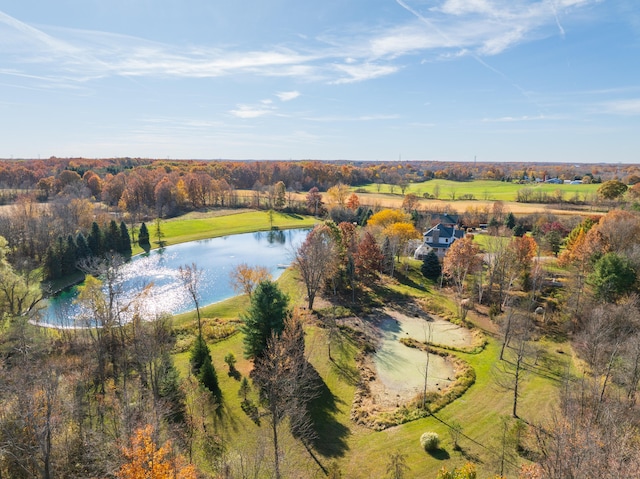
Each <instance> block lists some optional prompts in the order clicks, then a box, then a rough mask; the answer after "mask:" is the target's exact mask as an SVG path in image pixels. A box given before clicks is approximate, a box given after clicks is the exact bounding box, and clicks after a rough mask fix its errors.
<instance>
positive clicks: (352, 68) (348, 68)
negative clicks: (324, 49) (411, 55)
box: [332, 63, 399, 85]
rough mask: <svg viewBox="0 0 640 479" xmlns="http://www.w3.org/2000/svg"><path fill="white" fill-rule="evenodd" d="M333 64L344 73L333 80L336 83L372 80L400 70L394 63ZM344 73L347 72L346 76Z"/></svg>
mask: <svg viewBox="0 0 640 479" xmlns="http://www.w3.org/2000/svg"><path fill="white" fill-rule="evenodd" d="M333 66H334V68H335V70H336V71H338V72H342V73H343V75H342V78H339V79H337V80H334V81H333V82H332V83H334V84H336V85H339V84H343V83H355V82H359V81H365V80H371V79H373V78H378V77H381V76H385V75H390V74H391V73H395V72H397V71H398V70H399V68H398V67H397V66H394V65H377V64H374V63H361V64H358V65H352V64H349V65H345V64H334V65H333ZM344 74H346V76H344Z"/></svg>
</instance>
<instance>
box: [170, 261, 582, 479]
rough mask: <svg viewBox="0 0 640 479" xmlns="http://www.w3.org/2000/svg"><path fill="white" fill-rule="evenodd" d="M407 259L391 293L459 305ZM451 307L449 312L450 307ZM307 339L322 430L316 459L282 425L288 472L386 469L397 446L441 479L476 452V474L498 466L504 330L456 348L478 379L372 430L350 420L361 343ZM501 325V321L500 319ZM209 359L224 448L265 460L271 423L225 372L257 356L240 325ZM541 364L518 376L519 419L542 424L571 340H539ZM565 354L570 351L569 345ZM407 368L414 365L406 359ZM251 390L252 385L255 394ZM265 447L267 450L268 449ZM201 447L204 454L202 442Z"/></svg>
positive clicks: (221, 313)
mask: <svg viewBox="0 0 640 479" xmlns="http://www.w3.org/2000/svg"><path fill="white" fill-rule="evenodd" d="M404 261H406V262H407V263H408V264H409V265H410V269H409V271H408V272H407V276H406V278H407V281H402V282H395V281H391V282H388V283H386V284H385V286H384V288H386V289H387V290H388V291H389V293H390V294H391V295H394V294H396V295H397V294H400V295H403V296H404V297H405V298H406V297H409V296H413V297H422V298H425V299H428V300H429V301H432V302H434V303H437V304H439V305H441V307H443V308H444V309H446V310H454V309H455V306H454V304H453V303H452V302H451V300H450V299H449V298H448V297H446V296H445V295H443V293H442V292H441V291H440V290H439V289H438V288H437V286H436V285H434V284H433V283H431V282H428V281H427V280H425V279H424V278H422V276H421V275H420V273H419V270H418V268H419V265H418V262H413V261H407V260H404ZM279 284H280V287H281V288H282V289H283V291H285V292H286V293H287V294H288V295H289V297H290V299H291V304H292V305H293V306H300V305H302V304H304V291H303V288H302V285H301V283H300V282H299V278H298V275H297V274H296V272H295V271H294V270H287V271H286V272H285V274H284V275H283V276H282V277H281V279H280V280H279ZM247 306H248V301H247V299H246V297H238V298H233V299H231V300H229V301H225V302H222V303H218V304H215V305H212V306H209V307H208V308H206V309H205V311H204V316H206V317H208V318H219V319H220V321H222V322H224V321H226V320H233V319H238V318H240V317H241V314H242V313H243V312H244V310H245V308H246V307H247ZM450 313H451V314H453V313H452V312H451V311H450ZM194 319H195V315H183V316H182V317H181V318H180V319H179V322H181V323H182V324H184V322H185V321H193V320H194ZM470 319H471V321H472V322H474V321H476V320H479V321H480V323H479V324H482V325H485V326H486V323H487V321H488V319H487V318H486V317H485V318H484V319H483V318H482V317H481V316H478V315H477V314H476V313H472V314H471V316H470ZM305 330H306V333H307V337H306V345H307V354H308V357H309V361H310V362H311V364H312V365H313V366H314V368H315V370H316V371H317V372H318V374H319V375H320V377H321V378H322V388H321V393H322V396H321V397H320V398H319V399H318V400H317V401H316V403H315V404H314V407H313V409H312V414H313V416H314V418H315V419H316V420H317V422H316V426H317V431H318V435H319V437H318V439H317V440H316V441H315V442H314V447H313V452H314V455H315V456H316V458H315V459H313V458H312V456H311V455H310V454H309V452H308V451H307V450H306V449H305V448H304V447H303V446H302V445H301V444H300V442H299V441H296V440H295V439H294V438H292V437H291V435H290V434H289V433H288V430H287V428H286V427H283V428H282V430H281V435H282V437H281V440H282V445H283V452H284V454H285V460H284V466H283V469H284V470H285V471H286V472H287V474H288V475H289V476H290V477H299V478H316V477H317V478H320V477H325V475H324V473H323V472H322V470H321V468H320V466H319V465H318V462H319V463H320V464H322V465H323V466H324V467H325V468H326V467H329V465H330V464H332V463H334V462H335V463H336V464H337V465H338V466H339V468H340V469H341V471H342V477H348V478H354V479H360V478H361V479H365V478H371V477H385V476H386V473H387V464H388V461H389V456H390V454H392V453H394V452H396V451H399V452H400V453H401V454H404V455H405V457H406V463H407V465H408V466H409V468H410V469H409V470H408V471H407V474H406V475H405V477H406V478H427V479H429V478H435V477H436V475H437V471H438V470H439V469H440V468H441V467H443V466H446V467H447V468H449V469H452V468H453V467H456V466H461V465H463V464H465V463H466V462H469V461H470V460H474V461H477V468H478V471H479V476H478V477H489V476H491V475H492V474H494V473H495V472H496V464H497V462H498V461H499V458H500V452H499V451H500V448H501V444H500V438H501V437H502V436H501V434H502V424H503V421H504V420H508V418H509V416H510V413H511V408H512V399H513V393H512V392H510V391H505V390H502V389H501V388H500V386H498V384H497V383H496V380H495V367H496V365H497V364H499V363H500V361H499V360H498V356H499V350H500V340H499V337H497V336H496V337H494V336H493V334H490V335H489V336H488V344H487V346H486V347H485V348H484V350H482V351H481V352H479V353H476V354H471V353H460V352H456V353H453V354H455V355H456V356H458V357H460V358H461V359H463V360H464V361H466V362H468V363H469V364H470V365H471V366H472V367H473V368H474V370H475V373H476V382H475V384H474V385H473V386H471V388H470V389H469V390H468V391H467V392H466V393H464V394H463V395H462V396H461V397H460V398H458V399H457V400H455V401H454V402H453V403H451V404H449V405H448V406H446V407H444V408H443V409H442V410H440V411H439V412H437V413H436V414H435V415H434V416H431V417H427V418H423V419H420V420H416V421H412V422H409V423H406V424H403V425H399V426H395V427H392V428H389V429H386V430H384V431H380V432H376V431H373V430H371V429H368V428H366V427H363V426H359V425H357V424H355V423H353V422H352V421H351V419H350V412H351V405H352V402H353V398H354V394H355V391H356V384H357V382H358V380H359V376H358V370H357V367H356V360H355V358H356V356H357V354H358V353H359V349H358V347H357V346H356V345H355V344H354V343H352V342H351V341H350V340H349V339H348V338H347V337H346V336H342V337H340V338H339V339H338V340H335V342H334V343H333V346H332V355H333V357H334V360H333V361H331V360H329V358H328V354H327V341H328V338H327V332H326V330H325V329H323V328H320V327H318V326H317V325H315V324H313V323H308V324H307V326H306V328H305ZM494 330H495V328H494ZM210 347H211V352H212V356H213V362H214V365H215V367H216V368H217V371H218V377H219V379H220V385H221V387H222V391H223V404H222V405H221V407H220V411H221V412H220V414H219V415H218V416H216V418H215V420H214V419H212V423H211V425H212V426H214V425H215V427H216V431H217V433H218V434H220V435H222V437H223V440H224V443H225V444H226V447H227V451H228V454H229V456H228V457H236V458H238V457H239V456H242V455H248V457H251V458H253V457H255V456H256V455H257V454H258V451H261V452H260V454H262V453H264V454H266V455H265V456H264V457H265V458H264V461H265V465H266V464H268V463H269V462H270V460H271V456H270V454H271V442H270V438H269V424H268V422H267V421H266V420H264V421H262V422H261V424H260V425H256V424H255V423H254V422H252V421H251V420H250V419H249V417H248V416H247V415H246V414H245V413H244V412H243V411H242V409H241V408H240V398H239V396H238V392H239V387H240V382H239V380H237V379H233V378H231V377H230V376H228V374H227V367H226V365H225V364H224V361H223V358H224V356H225V355H226V354H227V353H229V352H233V353H234V355H235V356H236V358H237V359H238V364H237V368H238V370H239V371H240V372H241V374H242V375H243V376H247V375H248V374H249V372H250V371H251V367H252V365H251V362H250V361H247V360H246V359H243V357H242V355H243V345H242V334H241V333H236V334H234V335H233V336H231V337H230V338H228V339H225V340H222V341H218V342H213V343H210ZM537 348H539V351H540V352H539V354H538V367H537V368H536V369H533V368H532V369H531V370H530V371H529V373H528V374H527V378H526V380H525V381H524V382H523V383H522V384H521V390H520V393H521V397H520V400H519V404H520V405H519V415H520V417H521V418H522V419H524V420H526V421H529V422H532V423H538V422H540V421H543V420H544V418H546V417H550V416H551V412H552V410H553V408H554V407H555V406H556V404H557V396H558V387H560V384H561V381H560V376H561V373H562V372H563V371H564V370H565V369H566V365H567V362H570V361H571V357H572V356H571V352H570V348H569V347H568V346H566V345H559V344H556V343H551V342H546V341H544V340H543V341H539V342H538V343H537ZM567 353H568V354H567ZM176 360H177V364H178V365H179V366H180V370H181V373H182V374H183V377H185V376H186V375H188V374H189V373H188V353H180V354H178V355H177V356H176ZM408 367H411V366H410V365H408ZM252 394H254V396H253V397H254V398H255V391H254V392H253V393H252ZM452 421H456V422H457V423H459V424H460V425H461V427H462V430H463V433H464V437H462V438H461V439H460V445H461V450H454V448H453V443H452V441H451V439H450V437H449V432H448V431H449V428H448V426H447V424H450V423H451V422H452ZM427 431H434V432H436V433H438V434H439V435H440V438H441V449H440V451H438V452H437V453H435V454H429V453H426V452H425V451H424V450H422V449H421V447H420V443H419V439H420V435H421V434H422V433H424V432H427ZM263 448H264V449H263ZM197 456H199V457H201V458H202V457H203V453H202V451H199V452H198V453H197ZM514 475H515V467H512V468H511V470H509V474H508V477H513V476H514Z"/></svg>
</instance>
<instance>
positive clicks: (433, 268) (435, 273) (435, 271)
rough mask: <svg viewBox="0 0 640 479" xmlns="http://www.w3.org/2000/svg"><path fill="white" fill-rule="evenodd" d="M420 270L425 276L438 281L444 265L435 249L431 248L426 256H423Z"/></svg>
mask: <svg viewBox="0 0 640 479" xmlns="http://www.w3.org/2000/svg"><path fill="white" fill-rule="evenodd" d="M420 271H421V272H422V275H423V276H424V277H425V278H427V279H430V280H431V281H436V280H437V279H438V278H439V277H440V275H442V265H441V264H440V260H439V259H438V256H437V255H436V253H435V252H434V251H433V250H429V252H428V253H427V254H426V255H425V256H424V258H422V266H421V267H420Z"/></svg>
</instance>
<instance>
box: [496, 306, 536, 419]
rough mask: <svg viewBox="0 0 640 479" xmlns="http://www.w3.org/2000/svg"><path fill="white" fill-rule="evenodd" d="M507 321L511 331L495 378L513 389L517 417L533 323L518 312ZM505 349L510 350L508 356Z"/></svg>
mask: <svg viewBox="0 0 640 479" xmlns="http://www.w3.org/2000/svg"><path fill="white" fill-rule="evenodd" d="M507 322H508V330H509V332H508V333H505V341H504V343H503V346H502V351H501V353H500V359H501V361H500V363H499V364H497V365H496V366H495V368H494V379H495V382H496V384H497V385H498V386H499V387H500V388H502V389H504V390H507V391H513V403H512V412H511V415H512V416H513V417H514V418H517V417H518V400H519V399H520V396H521V388H522V383H523V382H524V379H525V375H526V372H527V370H526V364H525V361H526V360H527V359H528V358H529V357H530V356H531V348H530V347H529V343H528V341H529V337H530V334H531V329H532V324H531V320H530V319H529V318H528V316H526V315H518V314H510V315H509V316H508V317H507ZM505 329H506V328H505ZM508 341H512V342H514V343H515V345H512V346H509V345H508ZM505 351H508V352H509V354H508V357H507V355H506V354H505Z"/></svg>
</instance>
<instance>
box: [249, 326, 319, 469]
mask: <svg viewBox="0 0 640 479" xmlns="http://www.w3.org/2000/svg"><path fill="white" fill-rule="evenodd" d="M252 375H253V380H254V382H255V383H256V385H257V386H258V387H259V388H260V396H261V399H262V403H263V405H264V409H265V415H266V416H267V417H268V421H269V425H270V429H271V439H272V443H273V465H274V474H275V477H276V479H280V478H281V477H282V473H281V467H280V464H281V447H280V433H279V426H280V425H281V423H282V422H283V421H284V420H285V419H288V420H289V425H290V428H291V431H292V433H293V434H294V436H295V437H298V438H299V439H300V440H302V442H303V443H305V444H307V443H308V441H310V440H311V439H312V437H313V429H312V423H311V419H310V416H309V413H308V403H309V402H310V401H311V400H312V399H313V398H314V397H316V395H317V388H316V387H315V378H314V374H313V369H312V367H311V365H310V364H309V362H308V361H307V359H306V357H305V353H304V331H303V329H302V324H301V323H300V321H299V320H297V319H295V318H292V319H289V320H288V321H287V323H286V325H285V329H284V331H283V332H282V334H281V335H280V337H278V336H277V335H275V334H274V335H273V336H272V337H271V339H270V340H269V342H268V344H267V348H266V349H265V351H264V353H263V354H262V356H260V357H259V358H256V360H255V366H254V371H253V373H252Z"/></svg>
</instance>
